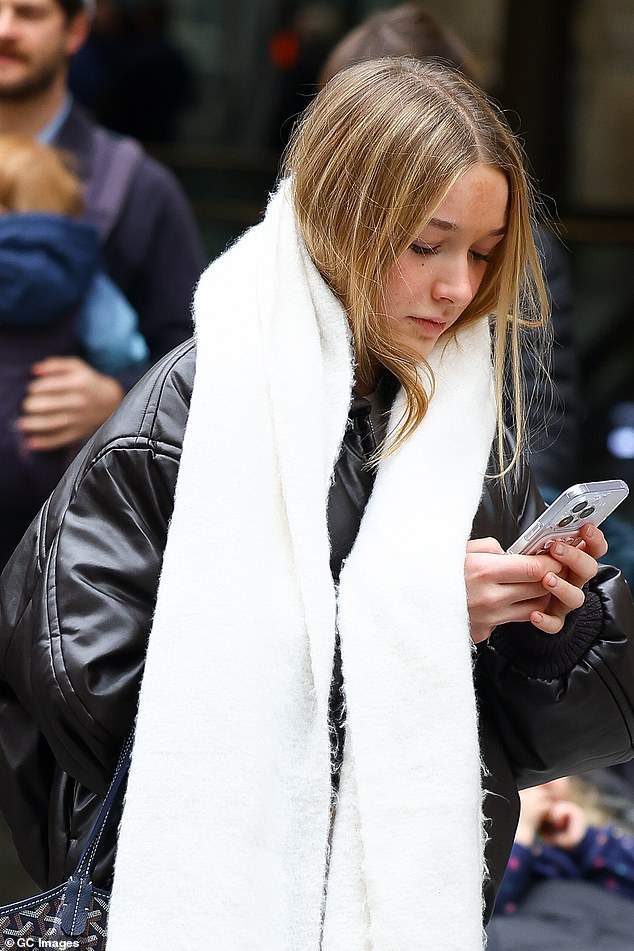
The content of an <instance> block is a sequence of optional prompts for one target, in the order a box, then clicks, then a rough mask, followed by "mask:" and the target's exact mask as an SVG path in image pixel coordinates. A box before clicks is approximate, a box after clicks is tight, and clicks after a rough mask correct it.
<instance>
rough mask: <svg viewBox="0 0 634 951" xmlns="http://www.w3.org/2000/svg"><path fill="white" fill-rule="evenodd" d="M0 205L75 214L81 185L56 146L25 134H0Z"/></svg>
mask: <svg viewBox="0 0 634 951" xmlns="http://www.w3.org/2000/svg"><path fill="white" fill-rule="evenodd" d="M0 205H2V206H3V207H4V208H5V209H6V210H7V211H11V212H16V213H23V212H36V211H40V212H45V213H50V214H58V215H70V216H72V217H77V216H79V215H80V214H81V211H82V205H83V202H82V192H81V184H80V181H79V179H78V178H77V176H75V175H74V174H73V172H72V171H71V170H70V168H69V167H68V164H67V163H66V161H65V159H64V157H63V156H62V154H61V153H60V152H58V151H57V150H56V149H54V148H52V147H51V146H48V145H43V144H42V143H41V142H38V141H37V140H36V139H31V138H29V136H27V135H21V134H19V133H17V132H16V133H13V132H7V133H5V134H3V135H0Z"/></svg>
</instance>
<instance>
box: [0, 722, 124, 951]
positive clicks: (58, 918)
mask: <svg viewBox="0 0 634 951" xmlns="http://www.w3.org/2000/svg"><path fill="white" fill-rule="evenodd" d="M131 750H132V736H130V737H128V739H127V741H126V743H125V745H124V747H123V750H122V752H121V756H120V758H119V762H118V764H117V769H116V772H115V774H114V776H113V778H112V782H111V783H110V786H109V788H108V792H107V793H106V797H105V799H104V801H103V804H102V806H101V809H100V810H99V815H98V816H97V819H96V820H95V823H94V825H93V827H92V829H91V830H90V835H89V836H88V841H87V842H86V845H85V847H84V850H83V852H82V854H81V856H80V858H79V862H78V863H77V867H76V869H75V871H74V872H73V874H72V875H71V876H70V878H69V879H68V881H67V882H65V883H64V884H63V885H58V886H57V887H55V888H51V889H49V891H47V892H42V893H41V894H39V895H35V896H34V897H33V898H25V899H23V900H22V901H18V902H15V903H14V904H12V905H4V906H3V907H0V951H5V949H15V951H17V949H19V948H33V949H39V948H56V949H58V951H69V949H72V948H90V949H91V951H105V947H106V936H107V925H108V907H109V905H110V892H109V891H106V890H105V889H103V888H96V887H95V886H94V885H93V884H92V873H93V868H94V865H95V861H96V859H97V856H98V854H99V845H100V842H101V839H102V835H103V832H104V830H105V828H106V827H107V825H108V820H109V818H110V815H111V812H112V810H113V807H114V806H115V805H116V804H117V803H118V801H119V800H120V798H121V796H122V795H123V780H124V779H125V777H126V775H127V772H128V768H129V766H130V754H131Z"/></svg>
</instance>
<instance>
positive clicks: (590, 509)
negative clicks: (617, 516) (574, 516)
mask: <svg viewBox="0 0 634 951" xmlns="http://www.w3.org/2000/svg"><path fill="white" fill-rule="evenodd" d="M593 512H594V505H589V506H588V508H587V509H586V510H585V512H582V513H581V515H580V516H579V517H580V518H589V516H590V515H592V513H593Z"/></svg>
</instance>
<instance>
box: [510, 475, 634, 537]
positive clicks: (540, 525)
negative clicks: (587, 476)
mask: <svg viewBox="0 0 634 951" xmlns="http://www.w3.org/2000/svg"><path fill="white" fill-rule="evenodd" d="M629 491H630V490H629V488H628V486H627V484H626V483H625V482H623V480H622V479H608V480H606V481H605V482H581V483H579V485H572V486H570V488H569V489H566V491H565V492H562V493H561V495H560V496H559V497H558V498H556V499H555V501H554V502H553V503H552V504H551V505H549V506H548V508H547V509H546V511H545V512H542V514H541V515H540V516H539V518H537V519H535V521H534V522H533V524H532V525H530V526H529V527H528V528H527V529H526V530H525V531H524V532H522V534H521V535H520V537H519V538H518V539H517V541H515V542H513V544H512V545H511V547H510V548H507V553H508V554H510V555H538V554H540V553H541V552H544V551H548V546H549V545H550V543H551V542H553V541H562V542H565V543H566V544H568V545H574V544H575V541H576V540H577V539H578V536H579V529H580V528H581V526H582V525H587V524H588V522H591V523H592V524H593V525H600V524H601V522H602V521H603V520H604V519H605V518H607V517H608V515H610V514H611V513H612V512H613V511H614V509H615V508H616V507H617V505H620V504H621V502H622V501H623V499H626V498H627V496H628V493H629Z"/></svg>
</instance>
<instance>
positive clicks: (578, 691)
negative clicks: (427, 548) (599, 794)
mask: <svg viewBox="0 0 634 951" xmlns="http://www.w3.org/2000/svg"><path fill="white" fill-rule="evenodd" d="M511 506H512V507H513V508H514V515H513V517H512V518H510V519H508V520H507V525H506V527H505V529H504V531H505V533H506V537H504V532H503V533H502V534H500V533H496V531H495V529H493V530H492V531H490V532H488V533H487V534H492V535H495V536H496V537H498V538H500V541H501V542H502V545H503V547H506V546H507V545H508V544H510V543H511V542H512V540H513V537H510V536H509V532H510V531H511V525H512V526H513V531H516V530H517V531H519V530H520V529H523V528H525V527H527V526H528V525H529V524H530V522H531V521H532V520H533V519H534V518H535V516H536V514H537V513H538V510H539V509H540V508H542V507H543V503H541V501H540V499H539V493H538V492H537V491H536V489H535V487H534V483H533V480H532V477H531V475H530V473H529V472H528V471H526V472H525V473H524V474H523V476H522V479H521V483H520V485H519V487H518V489H517V491H516V492H515V494H514V496H513V497H512V500H511ZM499 507H500V508H501V507H502V505H501V503H500V505H499ZM507 510H508V509H507ZM487 527H489V528H491V525H488V526H487ZM585 593H586V600H585V603H584V604H583V606H582V607H581V608H579V609H578V610H577V611H574V612H571V613H570V614H569V615H568V618H567V619H566V624H565V625H564V628H563V630H562V631H561V632H560V633H559V634H557V635H549V634H544V633H543V632H542V631H539V630H537V628H534V627H533V626H532V625H531V624H524V623H520V624H506V625H501V626H500V627H498V628H496V630H495V631H494V632H493V634H492V635H491V637H490V638H489V639H488V641H486V642H485V643H484V644H482V645H481V646H480V647H479V648H478V650H477V657H476V683H477V687H478V693H479V697H480V702H481V704H484V705H486V707H487V711H488V712H489V714H490V715H491V716H492V717H493V719H494V721H495V723H496V727H497V731H498V734H499V736H500V739H501V740H502V743H503V745H504V747H505V750H506V752H507V755H508V757H509V761H510V763H511V766H512V768H513V771H514V773H515V776H516V779H517V782H518V785H519V786H520V788H521V787H523V786H531V785H536V784H538V783H543V782H546V781H548V780H549V779H553V778H555V777H556V776H564V775H570V774H573V773H579V772H583V771H585V770H589V769H594V768H597V767H601V766H608V765H611V764H614V763H618V762H624V761H626V760H628V759H630V758H631V757H632V756H633V755H634V748H633V745H632V743H633V736H634V606H633V604H632V597H631V594H630V590H629V587H628V585H627V582H626V581H625V580H624V579H623V577H622V575H621V572H620V571H619V570H618V569H617V568H613V567H611V566H609V565H600V567H599V572H598V574H597V576H596V577H595V578H594V579H593V580H592V581H591V582H590V583H589V584H588V585H587V587H586V592H585Z"/></svg>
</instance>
